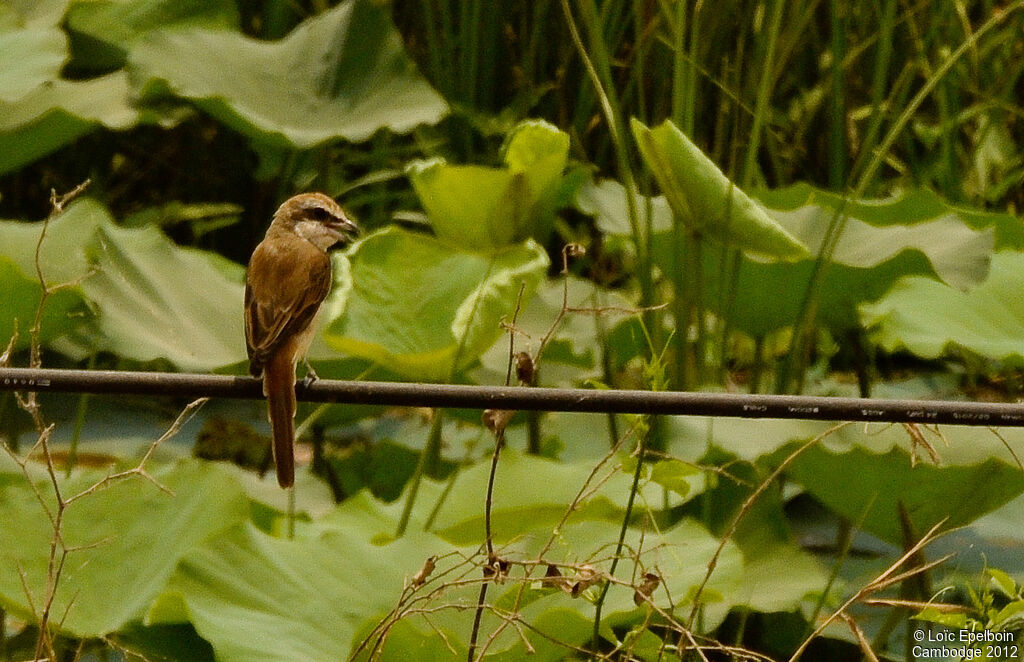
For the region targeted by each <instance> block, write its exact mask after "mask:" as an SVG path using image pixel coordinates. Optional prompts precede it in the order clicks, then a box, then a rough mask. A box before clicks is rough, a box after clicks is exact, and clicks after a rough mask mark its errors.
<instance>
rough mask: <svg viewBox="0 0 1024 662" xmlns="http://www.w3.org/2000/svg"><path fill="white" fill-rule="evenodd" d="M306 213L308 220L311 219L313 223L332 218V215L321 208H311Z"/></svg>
mask: <svg viewBox="0 0 1024 662" xmlns="http://www.w3.org/2000/svg"><path fill="white" fill-rule="evenodd" d="M307 213H308V214H309V216H310V218H312V219H313V220H315V221H326V220H329V219H331V218H334V214H332V213H331V212H329V211H327V210H326V209H324V208H323V207H313V208H311V209H309V210H308V211H307Z"/></svg>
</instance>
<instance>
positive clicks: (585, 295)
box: [473, 276, 632, 452]
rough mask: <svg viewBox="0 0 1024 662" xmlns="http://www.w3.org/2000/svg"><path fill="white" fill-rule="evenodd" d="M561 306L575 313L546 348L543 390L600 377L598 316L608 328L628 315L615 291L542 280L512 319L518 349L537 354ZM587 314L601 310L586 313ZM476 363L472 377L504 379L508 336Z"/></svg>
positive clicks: (572, 280) (574, 280)
mask: <svg viewBox="0 0 1024 662" xmlns="http://www.w3.org/2000/svg"><path fill="white" fill-rule="evenodd" d="M563 303H565V304H567V306H568V307H569V308H573V309H575V310H574V311H573V312H568V313H566V314H565V315H563V317H562V320H561V321H560V322H559V324H558V327H557V328H556V329H555V330H554V332H553V333H552V334H551V337H550V339H549V340H548V344H547V346H546V347H545V348H544V353H543V356H542V357H541V365H540V367H539V370H538V378H539V380H540V381H539V382H538V384H543V385H545V386H556V385H557V386H570V385H572V384H574V383H577V382H578V381H579V380H580V379H584V378H586V377H598V376H599V374H598V372H599V369H600V362H599V360H598V357H599V356H600V352H601V351H602V348H601V344H600V340H599V321H598V319H597V315H602V320H601V321H602V322H603V324H604V325H605V328H607V327H610V326H613V325H614V324H615V323H616V322H618V321H620V320H621V319H622V318H623V317H627V316H629V314H630V313H629V312H628V311H629V310H630V309H631V307H632V306H631V302H629V301H628V300H627V299H625V298H624V297H623V296H622V295H621V294H619V293H618V292H616V291H614V290H606V289H604V288H601V287H598V286H596V285H594V283H593V282H592V281H589V280H585V279H583V278H577V277H575V276H567V277H566V279H564V280H563V279H561V278H560V279H557V280H555V279H549V280H546V281H544V282H543V283H541V284H540V285H539V286H538V287H537V292H536V294H535V295H534V296H533V297H532V298H531V299H530V300H529V301H528V302H526V303H525V304H524V305H523V306H522V309H521V310H520V311H519V317H517V318H516V328H517V329H519V330H520V331H521V332H522V333H521V334H520V335H518V337H517V338H516V350H517V351H528V352H530V353H531V354H534V353H536V352H537V350H538V349H539V345H540V341H541V339H542V338H543V337H544V336H545V334H546V333H547V332H548V330H549V329H550V328H551V325H552V323H553V322H554V321H555V320H556V319H557V318H558V314H559V312H560V311H561V310H562V305H563ZM590 310H594V311H602V312H600V313H589V312H588V311H590ZM480 362H481V368H480V370H477V371H474V372H473V375H474V377H477V376H478V377H479V378H480V381H481V382H487V381H489V382H491V383H494V382H495V381H503V380H504V379H505V373H506V370H507V365H508V338H499V339H498V341H497V342H496V343H494V345H492V346H491V348H490V349H489V350H487V352H486V353H485V354H484V355H483V356H482V357H481V360H480ZM604 450H607V448H605V449H604ZM602 452H603V451H602Z"/></svg>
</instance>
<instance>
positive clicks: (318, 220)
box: [271, 193, 359, 251]
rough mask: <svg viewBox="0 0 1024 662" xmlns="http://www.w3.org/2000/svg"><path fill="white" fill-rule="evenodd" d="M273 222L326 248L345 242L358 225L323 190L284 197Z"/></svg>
mask: <svg viewBox="0 0 1024 662" xmlns="http://www.w3.org/2000/svg"><path fill="white" fill-rule="evenodd" d="M275 226H276V227H277V228H278V229H280V230H285V231H287V230H291V231H292V232H294V233H295V234H297V235H299V236H300V237H302V238H303V239H305V240H307V241H309V242H310V243H312V244H314V245H315V246H317V247H318V248H320V249H321V250H324V251H326V250H327V249H328V248H331V247H332V246H334V245H335V244H341V245H342V246H345V245H348V244H349V243H350V242H351V241H352V240H353V239H355V237H356V235H358V234H359V226H357V225H356V224H355V223H354V222H353V221H352V219H350V218H349V217H348V216H347V215H346V214H345V210H343V209H342V208H341V206H340V205H339V204H338V203H337V202H335V201H334V200H333V199H331V198H330V197H328V196H326V195H324V194H323V193H301V194H299V195H296V196H292V197H291V198H288V199H287V200H285V201H284V204H282V205H281V206H280V207H278V209H277V211H276V212H275V213H274V221H273V223H272V224H271V229H274V228H275Z"/></svg>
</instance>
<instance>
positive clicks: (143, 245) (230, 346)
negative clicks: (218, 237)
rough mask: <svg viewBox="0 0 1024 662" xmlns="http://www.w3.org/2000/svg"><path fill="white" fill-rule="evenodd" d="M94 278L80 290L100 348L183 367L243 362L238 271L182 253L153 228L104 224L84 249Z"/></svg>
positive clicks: (209, 257)
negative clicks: (94, 313) (93, 315)
mask: <svg viewBox="0 0 1024 662" xmlns="http://www.w3.org/2000/svg"><path fill="white" fill-rule="evenodd" d="M87 250H88V254H89V257H90V258H91V260H92V261H93V263H94V268H95V273H93V274H92V275H91V276H89V277H88V278H86V279H85V280H84V281H83V283H82V288H83V290H84V291H85V293H86V295H87V296H88V297H89V299H90V300H91V301H92V302H93V303H94V305H95V306H96V308H97V310H98V312H99V325H100V334H101V336H100V338H99V339H98V343H99V347H98V348H100V349H106V350H109V351H111V352H115V353H116V354H118V355H119V356H122V357H125V358H130V359H135V360H138V361H152V360H155V359H166V360H168V361H170V362H171V363H173V364H174V365H175V366H177V367H179V368H181V369H183V370H210V369H212V368H217V367H222V366H226V365H231V364H234V363H239V362H241V361H244V360H245V340H244V339H245V334H244V331H243V329H242V291H243V285H242V269H241V267H237V266H236V267H235V273H236V275H235V277H234V278H230V277H228V276H226V275H225V274H224V271H223V266H224V265H223V260H222V259H219V258H217V257H216V256H213V255H212V254H209V253H205V252H203V251H199V250H195V249H187V248H180V247H178V246H176V245H175V244H174V243H173V242H172V241H170V240H169V239H168V238H167V237H166V236H165V235H164V234H163V233H162V232H160V231H159V230H158V229H156V228H154V227H145V228H138V229H121V228H118V227H116V226H110V225H104V226H102V227H100V228H98V229H97V230H96V233H95V235H94V236H93V238H92V240H91V242H90V243H89V245H88V249H87Z"/></svg>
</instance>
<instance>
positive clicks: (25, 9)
mask: <svg viewBox="0 0 1024 662" xmlns="http://www.w3.org/2000/svg"><path fill="white" fill-rule="evenodd" d="M68 2H69V0H7V1H6V2H4V3H2V4H0V29H17V28H38V27H54V26H56V25H59V24H60V21H61V18H62V17H63V16H64V12H65V11H67V6H68Z"/></svg>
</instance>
